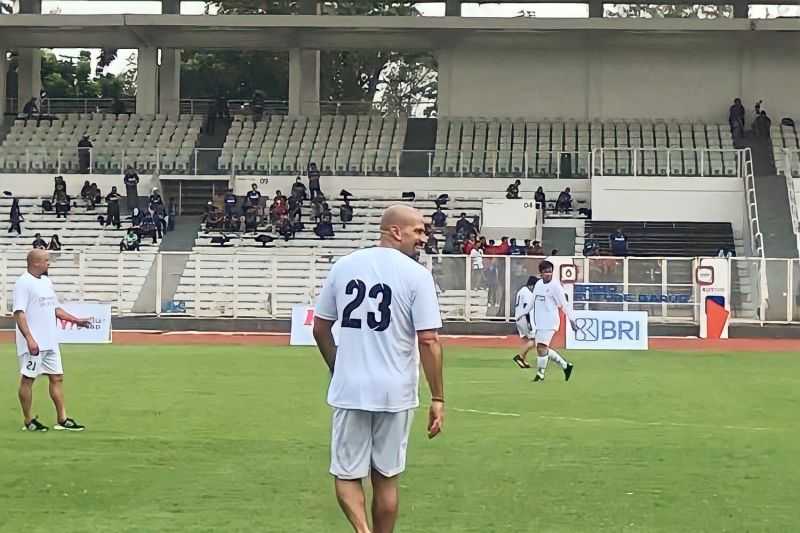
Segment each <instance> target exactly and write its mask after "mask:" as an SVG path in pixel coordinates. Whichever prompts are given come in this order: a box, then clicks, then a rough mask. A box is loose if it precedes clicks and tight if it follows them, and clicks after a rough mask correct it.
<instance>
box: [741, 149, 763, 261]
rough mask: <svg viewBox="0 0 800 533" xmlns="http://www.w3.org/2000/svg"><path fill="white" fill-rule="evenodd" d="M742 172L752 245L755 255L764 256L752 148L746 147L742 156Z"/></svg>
mask: <svg viewBox="0 0 800 533" xmlns="http://www.w3.org/2000/svg"><path fill="white" fill-rule="evenodd" d="M742 174H743V177H744V187H745V202H746V203H747V216H748V223H749V226H750V238H751V241H750V247H751V250H749V251H750V252H752V253H753V254H754V255H756V256H757V257H760V258H762V259H763V258H764V235H763V234H762V233H761V224H760V223H759V221H758V199H757V198H756V187H755V175H754V174H753V155H752V153H751V152H750V148H745V150H744V157H743V158H742Z"/></svg>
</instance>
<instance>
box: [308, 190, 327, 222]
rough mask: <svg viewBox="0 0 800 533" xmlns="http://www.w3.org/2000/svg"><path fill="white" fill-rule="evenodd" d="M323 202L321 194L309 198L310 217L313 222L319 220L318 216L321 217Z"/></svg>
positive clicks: (323, 198)
mask: <svg viewBox="0 0 800 533" xmlns="http://www.w3.org/2000/svg"><path fill="white" fill-rule="evenodd" d="M324 203H325V197H324V196H323V195H321V194H319V195H317V196H314V197H313V198H312V199H311V218H312V219H313V220H314V222H319V220H320V218H321V217H322V211H323V207H322V206H323V204H324Z"/></svg>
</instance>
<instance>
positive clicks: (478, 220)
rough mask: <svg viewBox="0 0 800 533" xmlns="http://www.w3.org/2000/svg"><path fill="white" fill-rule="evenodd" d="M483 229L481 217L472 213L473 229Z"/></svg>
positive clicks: (477, 230)
mask: <svg viewBox="0 0 800 533" xmlns="http://www.w3.org/2000/svg"><path fill="white" fill-rule="evenodd" d="M480 230H481V217H479V216H478V215H472V231H474V232H476V233H477V232H479V231H480Z"/></svg>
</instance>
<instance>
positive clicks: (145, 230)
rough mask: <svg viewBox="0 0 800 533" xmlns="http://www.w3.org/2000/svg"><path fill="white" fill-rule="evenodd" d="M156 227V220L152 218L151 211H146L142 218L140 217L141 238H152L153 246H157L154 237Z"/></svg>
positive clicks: (156, 233)
mask: <svg viewBox="0 0 800 533" xmlns="http://www.w3.org/2000/svg"><path fill="white" fill-rule="evenodd" d="M158 231H159V230H158V226H157V225H156V220H155V218H154V217H153V211H152V210H148V211H147V212H146V213H145V214H144V217H142V226H141V231H140V233H141V235H142V237H148V236H149V237H152V238H153V244H158V240H157V239H156V236H157V235H158Z"/></svg>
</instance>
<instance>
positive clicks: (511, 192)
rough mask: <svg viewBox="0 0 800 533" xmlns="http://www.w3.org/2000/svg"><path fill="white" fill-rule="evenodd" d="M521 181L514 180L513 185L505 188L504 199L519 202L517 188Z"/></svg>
mask: <svg viewBox="0 0 800 533" xmlns="http://www.w3.org/2000/svg"><path fill="white" fill-rule="evenodd" d="M521 183H522V182H521V181H519V180H514V183H512V184H511V185H509V186H508V188H506V198H507V199H509V200H519V186H520V185H521Z"/></svg>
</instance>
